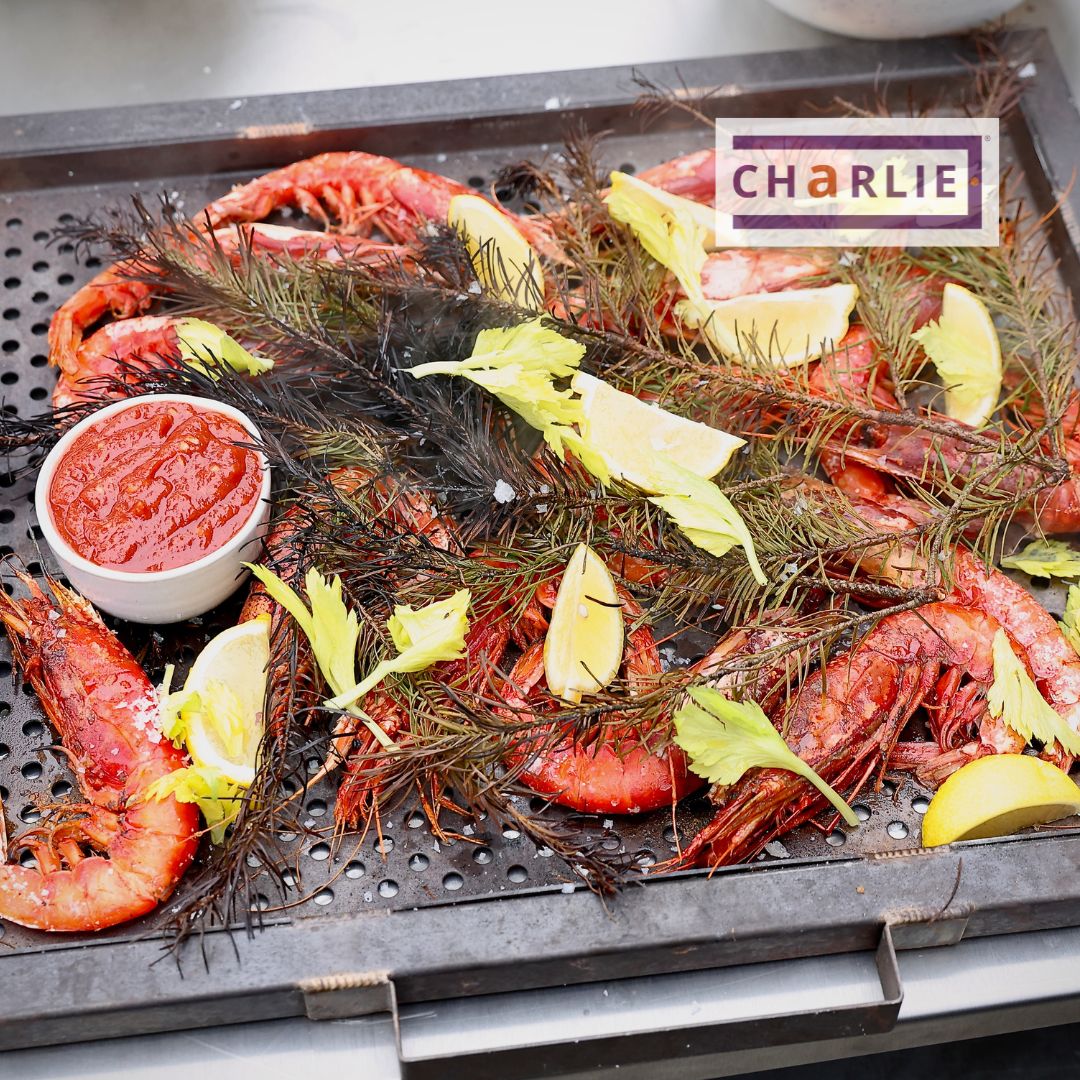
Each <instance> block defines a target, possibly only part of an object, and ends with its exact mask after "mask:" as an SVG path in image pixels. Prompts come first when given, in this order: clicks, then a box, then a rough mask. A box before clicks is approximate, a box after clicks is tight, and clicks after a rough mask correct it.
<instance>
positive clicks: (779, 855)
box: [765, 840, 791, 859]
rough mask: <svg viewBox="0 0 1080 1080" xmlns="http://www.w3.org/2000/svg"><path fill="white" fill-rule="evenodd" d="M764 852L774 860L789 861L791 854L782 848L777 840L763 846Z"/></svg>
mask: <svg viewBox="0 0 1080 1080" xmlns="http://www.w3.org/2000/svg"><path fill="white" fill-rule="evenodd" d="M765 850H766V851H767V852H768V853H769V854H770V855H771V856H772V857H773V858H774V859H790V858H791V852H790V851H788V849H787V848H786V847H784V845H783V844H781V843H780V841H779V840H770V841H769V843H767V844H766V845H765Z"/></svg>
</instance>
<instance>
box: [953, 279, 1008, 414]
mask: <svg viewBox="0 0 1080 1080" xmlns="http://www.w3.org/2000/svg"><path fill="white" fill-rule="evenodd" d="M941 321H942V322H947V323H949V324H950V325H951V326H952V327H953V328H954V332H956V333H959V334H960V335H962V337H963V339H964V341H965V344H966V349H967V351H968V352H969V353H970V355H971V356H972V357H978V367H979V374H980V378H979V379H977V380H973V382H972V385H971V386H962V385H960V386H954V387H951V388H949V389H946V391H945V413H946V415H948V416H951V417H952V418H953V419H954V420H959V421H961V422H962V423H964V424H970V425H971V426H972V427H974V428H979V427H982V426H983V425H984V424H985V423H986V422H987V421H988V420H989V419H990V417H991V416H993V414H994V410H995V409H996V408H997V403H998V397H999V396H1000V392H1001V379H1002V371H1003V369H1002V363H1001V342H1000V341H999V340H998V335H997V328H996V327H995V326H994V320H993V319H992V318H991V316H990V312H989V310H987V307H986V305H985V304H984V303H983V302H982V301H981V300H980V299H979V298H978V297H977V296H976V295H975V294H974V293H973V292H970V291H969V290H968V289H965V288H964V287H963V286H962V285H954V284H952V283H951V282H950V283H949V284H947V285H946V286H945V288H944V290H943V291H942V296H941ZM987 384H989V385H987Z"/></svg>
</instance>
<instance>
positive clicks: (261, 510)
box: [34, 394, 270, 623]
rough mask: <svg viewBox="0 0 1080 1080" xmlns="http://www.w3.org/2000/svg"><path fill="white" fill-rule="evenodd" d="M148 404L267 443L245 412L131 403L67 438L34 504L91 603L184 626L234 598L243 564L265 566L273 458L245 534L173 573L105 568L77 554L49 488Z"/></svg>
mask: <svg viewBox="0 0 1080 1080" xmlns="http://www.w3.org/2000/svg"><path fill="white" fill-rule="evenodd" d="M147 401H183V402H187V403H188V404H191V405H197V406H200V407H201V408H204V409H206V410H208V411H211V412H217V413H221V414H223V415H224V416H228V417H230V418H231V419H233V420H235V421H236V422H237V423H239V424H241V425H243V427H244V428H245V429H246V430H247V431H249V432H250V433H251V436H252V441H256V440H258V438H259V430H258V428H256V427H255V425H254V424H253V423H252V422H251V421H250V420H249V419H248V418H247V417H246V416H245V415H244V414H243V413H242V412H240V410H239V409H234V408H233V407H232V406H231V405H222V404H220V403H219V402H216V401H212V400H210V399H209V398H200V397H194V396H192V395H189V394H148V395H146V396H144V397H135V398H124V399H123V400H121V401H116V402H114V403H113V404H112V405H106V406H105V408H103V409H99V410H98V411H97V412H95V413H93V414H92V415H90V416H88V417H86V419H84V420H80V421H79V423H77V424H76V425H75V426H74V427H72V428H71V429H70V430H69V431H66V432H65V433H64V434H63V436H61V438H60V439H59V441H58V442H57V443H56V445H55V446H54V447H53V448H52V449H51V450H50V451H49V453H48V455H47V456H46V458H45V460H44V461H43V462H42V464H41V471H40V472H39V473H38V478H37V486H36V488H35V493H34V504H35V507H36V509H37V517H38V525H39V526H40V527H41V533H42V535H43V536H44V538H45V542H46V544H48V546H49V549H50V550H51V551H52V553H53V555H54V556H55V558H56V561H57V562H58V563H59V564H60V567H61V569H62V570H63V572H64V574H65V576H66V577H67V579H68V580H69V581H70V582H71V584H72V586H73V587H74V588H75V589H76V590H77V591H78V592H80V593H82V595H83V596H85V597H86V598H87V600H89V601H90V602H91V603H93V604H94V605H95V606H97V607H99V608H100V609H101V610H102V611H107V612H108V613H109V614H110V615H116V616H118V617H119V618H121V619H129V620H130V621H132V622H139V623H172V622H181V621H182V620H184V619H190V618H193V617H194V616H196V615H202V614H203V613H204V612H207V611H209V610H210V609H211V608H213V607H216V606H217V605H218V604H220V603H221V602H222V601H223V600H225V599H226V598H227V597H229V596H231V595H232V594H233V593H234V592H235V591H236V589H237V588H238V587H239V585H240V584H241V582H242V581H243V580H244V579H245V578H246V577H247V575H248V571H247V570H246V568H245V567H244V566H243V565H242V564H243V563H245V562H252V561H254V560H255V559H257V558H258V556H259V553H260V551H261V550H262V544H263V535H264V533H265V530H266V523H267V521H268V520H269V517H270V463H269V461H268V460H267V458H266V455H265V454H263V453H262V452H261V451H257V453H258V456H259V462H260V464H261V466H262V488H261V490H260V493H259V501H258V502H257V503H256V504H255V508H254V510H253V511H252V513H251V516H250V517H249V518H248V520H247V521H246V522H245V523H244V525H243V526H242V527H241V528H240V531H239V532H237V533H236V535H235V536H233V537H232V538H231V539H230V540H229V541H228V542H227V543H225V544H223V545H222V546H221V547H220V548H218V549H217V550H216V551H212V552H210V553H209V554H208V555H204V556H202V558H200V559H196V560H195V561H194V562H191V563H187V564H186V565H184V566H174V567H171V568H170V569H168V570H150V571H145V572H139V571H131V570H112V569H109V568H107V567H104V566H98V565H97V564H96V563H93V562H91V561H90V560H89V559H87V558H84V557H83V556H82V555H80V554H79V553H78V552H77V551H75V550H74V549H73V548H72V547H71V545H70V544H69V543H68V542H67V541H66V540H65V539H64V538H63V537H62V536H61V535H60V533H59V531H58V530H57V528H56V525H55V524H54V522H53V518H52V511H51V507H50V504H49V488H50V487H51V485H52V478H53V474H54V473H55V472H56V466H57V464H58V463H59V461H60V459H61V458H62V457H63V456H64V454H65V453H67V451H68V449H69V448H70V447H71V445H72V443H74V442H75V440H76V439H77V438H78V437H79V436H80V435H81V434H82V433H83V432H84V431H86V430H87V429H88V428H91V427H94V426H95V425H97V424H100V423H101V422H102V420H106V419H108V417H110V416H114V415H115V414H116V413H119V412H122V411H124V410H125V409H129V408H131V407H132V406H133V405H136V404H142V403H145V402H147Z"/></svg>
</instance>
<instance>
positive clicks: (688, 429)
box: [571, 371, 745, 495]
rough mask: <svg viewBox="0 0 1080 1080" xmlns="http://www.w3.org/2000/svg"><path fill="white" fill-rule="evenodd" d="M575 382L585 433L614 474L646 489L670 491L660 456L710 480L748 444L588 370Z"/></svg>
mask: <svg viewBox="0 0 1080 1080" xmlns="http://www.w3.org/2000/svg"><path fill="white" fill-rule="evenodd" d="M571 386H572V388H573V390H574V391H575V392H576V393H577V394H579V395H580V397H581V409H582V414H583V418H582V420H581V421H579V424H578V426H579V428H580V429H581V434H582V437H583V438H584V439H585V441H586V442H587V443H588V444H589V445H590V446H592V447H594V448H595V449H596V450H597V451H599V452H600V454H601V455H602V456H603V458H604V461H605V462H606V464H607V466H608V470H609V471H610V472H611V475H612V476H614V477H622V479H623V480H625V481H627V483H630V484H633V485H634V486H635V487H639V488H641V490H642V491H648V492H651V493H652V494H654V495H656V494H662V493H663V491H664V490H665V489H664V487H663V480H662V478H661V477H660V476H659V475H658V474H657V463H656V455H657V454H664V455H666V457H667V458H668V460H669V461H673V462H674V463H675V464H676V465H678V466H679V467H680V468H683V469H686V470H687V471H688V472H692V473H694V474H696V475H697V476H700V477H701V478H702V479H703V480H708V479H710V478H711V477H713V476H715V475H716V474H717V473H718V472H719V471H720V470H721V469H722V468H723V467H724V466H725V465H726V464H727V463H728V462H729V461H730V460H731V455H732V454H734V453H735V451H736V450H738V449H739V447H740V446H744V445H745V440H744V439H740V438H738V437H737V436H735V435H729V434H728V433H727V432H726V431H720V430H719V429H718V428H712V427H709V426H708V425H707V424H699V423H698V422H697V421H696V420H687V419H686V418H685V417H682V416H676V415H675V414H674V413H670V412H668V411H667V410H666V409H661V408H658V407H657V406H655V405H649V404H647V403H646V402H644V401H641V400H639V399H638V398H636V397H634V395H633V394H624V393H623V392H622V391H621V390H616V389H615V387H613V386H611V385H610V384H608V383H606V382H604V381H603V379H597V378H594V377H593V376H592V375H587V374H586V373H585V372H583V371H579V372H578V373H577V374H576V375H575V376H574V379H573V382H572V383H571Z"/></svg>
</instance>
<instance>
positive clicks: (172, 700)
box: [159, 690, 202, 745]
mask: <svg viewBox="0 0 1080 1080" xmlns="http://www.w3.org/2000/svg"><path fill="white" fill-rule="evenodd" d="M201 707H202V703H201V701H200V698H199V694H198V691H196V690H174V691H173V692H172V693H171V694H169V693H167V694H164V695H163V696H162V697H161V711H160V720H159V724H160V727H161V734H162V735H164V736H165V738H166V739H169V740H171V741H172V742H174V743H176V744H177V745H179V744H180V743H182V742H183V741H184V737H185V735H186V734H187V719H186V717H187V715H189V714H190V713H192V712H198V710H199V709H200V708H201Z"/></svg>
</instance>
